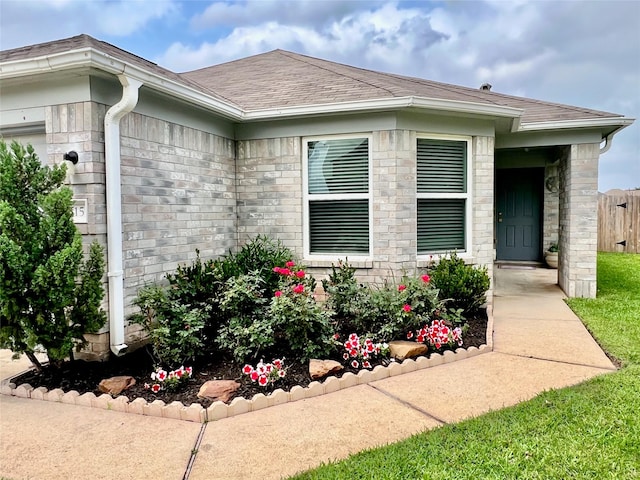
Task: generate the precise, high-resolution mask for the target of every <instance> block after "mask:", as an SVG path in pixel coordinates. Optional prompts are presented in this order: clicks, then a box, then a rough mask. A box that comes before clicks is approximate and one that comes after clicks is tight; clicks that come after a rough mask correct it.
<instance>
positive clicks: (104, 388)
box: [98, 375, 136, 395]
mask: <svg viewBox="0 0 640 480" xmlns="http://www.w3.org/2000/svg"><path fill="white" fill-rule="evenodd" d="M135 384H136V379H135V378H133V377H131V376H129V375H122V376H119V377H111V378H105V379H104V380H102V381H101V382H100V384H99V385H98V390H100V391H101V392H102V393H109V394H111V395H120V393H122V391H123V390H126V389H127V388H129V387H132V386H133V385H135Z"/></svg>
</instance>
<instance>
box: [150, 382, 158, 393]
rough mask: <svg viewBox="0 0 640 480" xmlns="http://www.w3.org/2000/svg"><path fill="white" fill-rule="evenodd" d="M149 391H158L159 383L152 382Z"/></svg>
mask: <svg viewBox="0 0 640 480" xmlns="http://www.w3.org/2000/svg"><path fill="white" fill-rule="evenodd" d="M151 391H152V392H153V393H158V392H159V391H160V385H158V384H157V383H154V384H153V385H151Z"/></svg>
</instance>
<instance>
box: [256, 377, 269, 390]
mask: <svg viewBox="0 0 640 480" xmlns="http://www.w3.org/2000/svg"><path fill="white" fill-rule="evenodd" d="M268 382H269V380H268V379H267V377H266V375H260V378H259V379H258V383H259V384H260V386H262V387H264V386H265V385H266V384H267V383H268Z"/></svg>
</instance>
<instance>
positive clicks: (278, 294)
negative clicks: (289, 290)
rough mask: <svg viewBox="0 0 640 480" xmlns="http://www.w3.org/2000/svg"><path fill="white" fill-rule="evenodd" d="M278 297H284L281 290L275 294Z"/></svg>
mask: <svg viewBox="0 0 640 480" xmlns="http://www.w3.org/2000/svg"><path fill="white" fill-rule="evenodd" d="M274 295H275V296H276V297H281V296H282V292H281V291H280V290H278V291H276V293H275V294H274Z"/></svg>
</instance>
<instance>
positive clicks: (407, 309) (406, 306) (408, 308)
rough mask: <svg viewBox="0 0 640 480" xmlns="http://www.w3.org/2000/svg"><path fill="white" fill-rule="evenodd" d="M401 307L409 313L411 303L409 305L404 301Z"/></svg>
mask: <svg viewBox="0 0 640 480" xmlns="http://www.w3.org/2000/svg"><path fill="white" fill-rule="evenodd" d="M402 309H403V310H404V311H405V312H407V313H409V312H410V311H411V305H409V304H407V303H405V305H404V307H402Z"/></svg>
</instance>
